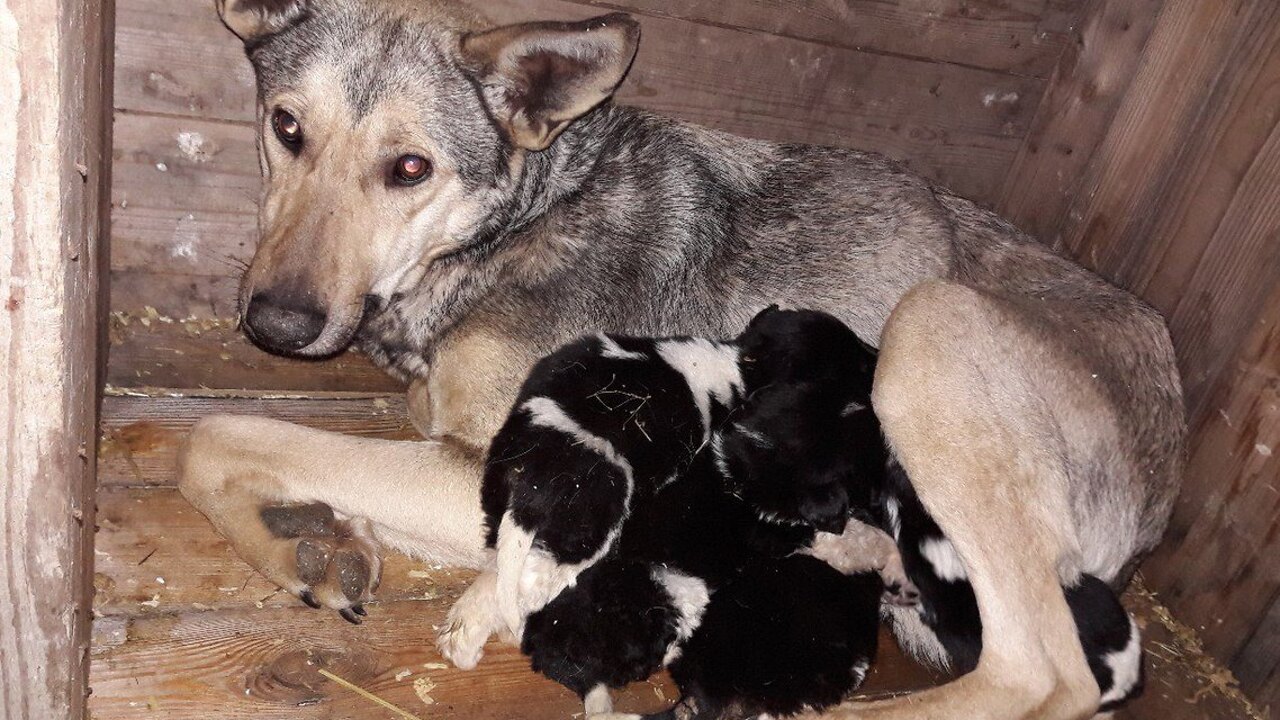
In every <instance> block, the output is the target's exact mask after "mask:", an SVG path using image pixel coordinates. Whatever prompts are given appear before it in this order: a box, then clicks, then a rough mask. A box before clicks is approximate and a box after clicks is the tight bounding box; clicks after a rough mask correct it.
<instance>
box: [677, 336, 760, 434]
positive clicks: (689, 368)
mask: <svg viewBox="0 0 1280 720" xmlns="http://www.w3.org/2000/svg"><path fill="white" fill-rule="evenodd" d="M658 356H659V357H661V358H662V360H663V361H664V362H666V363H667V364H668V365H670V366H671V367H672V368H674V369H675V370H676V372H679V373H680V374H681V375H683V376H684V379H685V382H687V383H689V390H690V391H691V392H692V393H693V401H694V403H695V404H696V405H697V406H698V412H699V413H700V414H701V415H702V428H703V442H706V441H708V440H710V439H711V401H712V400H713V399H714V400H716V401H718V402H719V403H720V404H722V405H729V404H730V403H732V402H733V398H734V396H735V395H736V394H737V393H739V392H741V391H742V370H741V368H739V367H738V348H737V347H736V346H734V345H730V344H728V343H716V342H712V341H710V340H707V339H705V338H691V339H688V340H665V341H663V342H660V343H658Z"/></svg>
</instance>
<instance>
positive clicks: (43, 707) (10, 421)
mask: <svg viewBox="0 0 1280 720" xmlns="http://www.w3.org/2000/svg"><path fill="white" fill-rule="evenodd" d="M111 17H112V5H111V2H110V1H109V0H106V1H103V0H93V1H90V2H73V1H72V0H61V1H59V2H44V3H30V2H17V3H15V2H12V1H11V0H0V98H2V100H0V300H2V301H3V304H4V310H3V314H2V315H0V468H3V470H2V471H0V537H3V538H4V542H3V543H2V544H0V658H3V659H2V660H0V717H4V718H10V719H13V720H46V719H47V718H72V719H73V720H74V719H78V718H82V717H84V697H85V692H86V688H87V680H88V678H87V673H88V666H87V663H86V659H85V651H86V649H87V647H88V643H89V612H88V605H89V600H90V597H91V593H92V584H91V580H92V552H91V548H92V533H91V532H89V531H88V528H90V527H92V521H93V502H92V498H93V492H92V488H93V476H94V424H95V422H96V396H97V391H98V367H97V363H98V358H99V348H98V342H97V339H98V338H97V336H98V322H97V321H98V319H99V311H100V310H101V309H103V304H102V303H101V302H100V290H101V288H100V282H101V281H102V279H103V272H104V270H105V266H104V263H103V262H102V260H103V257H104V255H103V254H102V253H103V252H105V244H104V243H103V242H102V238H103V237H104V232H103V231H104V230H105V228H106V223H105V217H106V216H105V212H104V209H105V202H104V198H105V192H106V189H107V187H108V186H107V183H108V182H109V167H110V166H109V162H108V158H109V149H110V147H111V141H110V132H111V131H110V125H109V123H108V122H105V120H107V118H108V116H107V115H105V114H104V112H103V108H104V107H106V106H107V105H109V98H110V95H111V88H110V80H109V75H108V70H109V68H110V49H111V40H110V38H111Z"/></svg>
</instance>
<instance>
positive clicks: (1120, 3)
mask: <svg viewBox="0 0 1280 720" xmlns="http://www.w3.org/2000/svg"><path fill="white" fill-rule="evenodd" d="M1086 12H1087V15H1086V19H1085V21H1084V22H1083V23H1082V25H1081V27H1082V36H1081V42H1080V43H1079V44H1078V49H1077V50H1073V51H1071V52H1069V53H1068V54H1067V55H1066V56H1064V59H1063V64H1062V65H1061V66H1060V67H1059V69H1058V71H1057V73H1056V74H1055V81H1054V84H1053V87H1052V88H1051V89H1050V90H1049V92H1048V93H1047V94H1046V101H1045V104H1044V105H1043V106H1042V108H1041V110H1040V112H1039V114H1038V117H1037V118H1036V119H1035V120H1034V121H1033V131H1032V133H1031V136H1030V137H1029V139H1028V143H1027V147H1026V148H1024V149H1023V153H1022V154H1021V155H1020V157H1019V163H1018V170H1017V172H1015V174H1014V175H1013V176H1011V178H1010V182H1009V183H1008V184H1007V185H1006V186H1005V195H1004V197H1003V198H1002V200H1001V207H1002V209H1004V210H1005V211H1006V212H1007V213H1009V214H1010V215H1011V216H1013V217H1014V218H1015V219H1016V220H1017V221H1019V222H1020V223H1022V224H1023V225H1024V226H1025V227H1027V228H1028V229H1030V230H1032V231H1034V232H1037V233H1038V234H1039V235H1040V236H1041V237H1042V238H1044V239H1045V240H1046V241H1050V242H1054V243H1056V244H1057V245H1059V246H1060V247H1063V248H1065V249H1066V250H1067V251H1068V252H1070V253H1072V254H1074V255H1075V256H1076V257H1077V258H1079V259H1080V260H1081V261H1082V262H1083V263H1084V264H1085V265H1087V266H1089V267H1092V268H1094V269H1096V270H1097V271H1098V272H1100V273H1101V274H1103V275H1104V276H1106V277H1108V278H1110V279H1112V280H1114V281H1116V282H1118V283H1119V284H1121V285H1123V286H1125V287H1128V288H1131V289H1133V290H1135V291H1136V292H1138V293H1139V294H1141V295H1142V296H1143V297H1145V298H1146V299H1147V300H1149V301H1150V302H1151V303H1153V304H1154V305H1155V306H1156V307H1157V308H1159V309H1160V310H1161V311H1162V312H1163V313H1164V314H1165V316H1166V317H1167V318H1168V320H1169V325H1170V329H1171V331H1172V333H1173V337H1174V342H1175V344H1176V346H1177V349H1178V355H1179V364H1180V367H1181V369H1182V373H1183V382H1184V387H1185V390H1186V396H1187V406H1188V412H1189V418H1190V422H1191V427H1192V441H1191V445H1190V453H1189V459H1188V466H1187V472H1186V480H1185V486H1184V491H1183V495H1182V498H1181V500H1180V502H1179V504H1178V507H1177V510H1176V511H1175V515H1174V518H1173V522H1172V525H1171V528H1170V532H1169V536H1168V538H1167V540H1166V542H1165V544H1164V546H1163V547H1162V548H1161V549H1160V550H1159V551H1158V552H1157V553H1156V555H1155V556H1154V557H1153V558H1151V560H1150V562H1148V563H1147V565H1146V567H1145V569H1144V572H1145V573H1146V575H1147V577H1148V579H1149V584H1151V585H1152V586H1153V588H1154V589H1156V590H1157V591H1159V592H1160V594H1161V597H1162V598H1163V599H1164V601H1165V602H1167V603H1168V604H1169V605H1170V606H1171V608H1172V610H1173V611H1174V613H1175V614H1176V615H1177V616H1178V617H1179V619H1181V620H1183V621H1184V622H1186V623H1188V624H1190V625H1192V626H1193V627H1195V628H1196V629H1197V630H1199V631H1200V632H1201V633H1202V635H1203V637H1204V639H1205V641H1206V646H1207V648H1208V650H1209V651H1210V652H1211V653H1212V654H1213V655H1215V656H1216V657H1219V658H1221V659H1222V660H1224V661H1226V663H1227V664H1228V665H1229V666H1230V668H1231V669H1232V670H1234V671H1235V673H1236V674H1237V675H1238V677H1239V679H1240V681H1241V684H1242V687H1243V689H1244V690H1245V691H1246V693H1248V694H1249V695H1251V696H1253V697H1254V698H1255V699H1256V700H1257V701H1259V703H1260V704H1262V705H1264V706H1265V705H1267V704H1271V705H1273V706H1275V707H1280V459H1278V458H1277V457H1276V455H1277V453H1278V452H1280V3H1276V2H1275V1H1274V0H1231V1H1229V2H1228V1H1222V2H1218V1H1214V2H1205V1H1204V0H1144V1H1141V2H1130V1H1127V0H1103V1H1101V2H1091V3H1090V5H1089V7H1088V9H1087V11H1086Z"/></svg>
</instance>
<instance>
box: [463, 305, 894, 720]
mask: <svg viewBox="0 0 1280 720" xmlns="http://www.w3.org/2000/svg"><path fill="white" fill-rule="evenodd" d="M851 339H852V342H851ZM690 342H701V343H704V344H705V347H704V348H703V350H707V351H708V352H705V353H704V355H705V357H706V358H712V359H714V358H716V357H719V358H720V359H721V360H720V362H722V363H723V361H724V360H725V359H728V360H729V362H727V363H723V366H722V367H718V368H715V367H707V366H705V363H704V365H703V366H700V367H692V368H691V366H690V364H688V363H685V362H683V361H678V362H675V363H674V364H673V363H672V362H671V358H672V355H671V353H670V350H671V349H672V346H670V345H667V346H664V345H663V343H690ZM664 348H665V349H664ZM717 353H719V354H717ZM866 354H867V350H866V348H865V347H863V346H862V344H861V343H860V342H859V341H857V338H856V337H855V336H853V335H852V333H850V332H848V330H847V329H845V328H844V326H843V325H842V324H840V323H839V321H837V320H835V319H834V318H831V317H830V316H827V315H825V314H821V313H814V312H783V311H777V310H776V309H769V310H767V311H765V312H762V313H761V314H760V315H758V316H757V318H756V319H755V320H753V321H752V323H751V325H750V326H749V327H748V328H747V330H746V331H745V332H744V333H743V335H742V336H740V337H739V338H738V339H737V340H736V341H734V342H731V343H706V341H687V340H680V339H675V340H642V339H635V338H621V337H605V336H601V337H596V338H586V339H583V340H580V341H578V342H577V343H574V344H571V345H569V346H566V347H565V348H562V349H561V350H559V351H557V352H556V353H553V354H552V355H550V356H548V357H547V358H545V359H544V360H543V361H542V362H540V363H539V364H538V365H537V366H536V367H535V369H534V371H533V373H532V374H531V375H530V377H529V379H528V381H527V382H526V383H525V386H524V388H522V390H521V393H520V396H519V399H518V400H517V403H516V408H515V410H513V413H512V415H511V417H510V418H509V419H508V422H507V424H506V425H505V426H504V428H503V430H502V432H501V433H500V434H499V435H498V437H497V439H496V440H495V442H494V445H493V447H492V448H491V451H490V462H489V467H488V472H487V474H486V481H485V487H484V508H485V512H486V517H487V522H488V530H489V533H488V541H489V543H490V545H495V544H496V543H497V541H498V538H497V530H498V527H499V525H500V522H501V518H502V516H503V515H504V514H505V513H508V512H510V513H512V518H513V519H514V521H515V522H516V523H517V524H518V525H519V526H521V527H523V528H531V529H532V530H533V533H534V535H535V538H536V539H535V544H536V546H537V547H539V548H540V549H542V550H545V551H547V552H549V553H550V554H551V555H552V556H553V557H554V558H555V559H556V561H557V562H560V563H577V562H582V561H583V560H588V559H590V558H593V557H597V556H598V559H597V560H596V561H595V562H594V564H591V565H590V566H589V567H588V568H586V569H585V570H583V571H582V572H581V573H580V574H579V575H578V576H577V582H576V584H575V585H573V586H571V587H568V588H566V589H565V590H563V591H562V592H561V593H560V594H559V595H558V596H557V597H555V598H554V599H553V600H552V601H551V602H550V603H548V604H547V605H546V606H545V607H543V608H542V609H541V610H538V611H536V612H534V613H532V614H531V615H530V616H529V617H528V618H527V620H526V623H525V628H524V635H523V637H522V642H521V648H522V650H523V651H524V652H525V653H526V654H527V655H529V657H530V658H531V662H532V664H533V667H534V668H535V669H536V670H538V671H539V672H542V673H543V674H545V675H547V676H548V677H550V678H552V679H554V680H557V681H558V682H560V683H562V684H564V685H565V686H566V687H569V688H571V689H573V690H574V691H576V692H578V693H579V694H586V693H587V692H589V691H590V690H592V689H593V688H595V687H596V686H597V685H598V684H605V685H607V686H609V687H618V686H621V685H624V684H626V683H628V682H631V681H635V680H640V679H643V678H645V677H647V676H648V675H649V674H651V673H652V672H653V671H655V670H657V669H658V668H660V667H661V666H662V665H663V664H664V662H666V661H668V660H672V659H673V658H674V662H673V664H672V665H671V669H672V672H673V674H675V675H676V677H677V678H678V682H679V684H680V686H681V688H682V690H683V691H684V692H685V699H684V700H683V701H682V702H683V703H684V708H685V709H686V710H687V709H688V707H689V706H690V704H693V705H696V706H697V707H699V708H700V710H699V713H698V714H697V715H696V716H697V717H705V718H716V717H721V716H722V715H723V716H726V717H728V716H730V715H725V714H726V713H730V714H732V716H735V717H736V716H739V715H740V716H743V717H745V716H748V715H755V714H759V713H762V712H770V713H793V712H796V711H798V710H800V709H801V708H803V707H806V706H807V707H824V706H827V705H830V704H833V703H836V702H838V701H839V700H840V699H841V698H842V697H844V695H846V694H847V693H848V692H849V691H851V690H853V689H855V688H856V687H857V685H858V684H860V683H861V681H862V679H863V677H864V675H865V672H866V669H867V667H868V666H869V663H870V661H871V659H872V657H873V655H874V653H875V639H876V628H877V612H876V608H877V607H878V604H879V598H880V595H881V593H882V585H881V581H880V579H879V576H878V575H875V574H871V573H866V574H859V575H853V576H845V575H843V574H841V573H840V572H838V571H836V570H835V569H833V568H831V567H830V566H828V565H827V564H825V563H823V562H821V561H818V560H815V559H813V558H809V557H794V556H791V555H792V554H793V553H794V552H795V551H797V550H800V549H803V548H805V547H807V546H808V545H809V543H810V542H812V540H813V537H814V533H815V529H816V528H819V527H821V528H825V529H831V530H835V531H837V532H838V531H839V530H840V529H841V528H842V527H843V525H844V522H845V521H846V520H847V519H848V516H849V507H850V500H849V494H848V490H847V489H846V488H855V489H861V488H866V487H869V483H867V482H866V481H864V480H862V479H856V481H855V478H853V477H852V474H854V473H855V472H856V469H857V468H858V467H860V466H861V462H860V460H859V459H857V458H850V457H848V456H847V452H845V448H848V447H861V445H864V444H867V443H862V442H861V441H862V440H863V439H864V438H865V437H866V429H865V427H863V425H864V424H865V420H864V419H863V418H862V417H860V416H859V417H857V418H856V420H854V421H850V417H851V416H850V414H849V413H848V412H846V410H847V408H848V407H850V406H851V403H852V404H853V405H854V406H856V407H863V406H864V405H865V404H866V403H867V402H869V399H868V393H869V390H870V381H869V374H866V373H859V374H852V375H851V374H849V373H841V372H840V368H841V367H842V366H843V367H848V366H849V365H850V364H851V363H857V362H859V361H860V360H861V359H862V358H864V357H865V356H866ZM872 359H873V360H874V356H872ZM708 373H711V374H712V375H714V374H715V373H722V374H724V377H723V378H722V380H723V382H718V384H717V383H716V382H712V383H709V382H708V377H709V376H708V375H707V374H708ZM695 376H696V377H695ZM851 377H852V378H854V382H848V381H846V380H847V379H848V378H851ZM864 378H867V379H865V380H864ZM710 386H717V387H720V388H722V389H723V388H732V391H731V392H723V391H722V392H720V393H718V394H716V393H710V394H709V395H707V396H704V397H699V396H698V394H697V393H698V390H699V388H705V387H710ZM536 398H544V399H546V400H549V401H551V402H554V403H555V407H557V408H560V409H561V410H562V411H563V413H564V415H565V416H567V417H569V418H571V419H572V421H573V423H572V427H571V426H570V424H569V423H565V422H560V423H559V424H558V426H556V427H549V426H548V425H549V423H548V422H547V420H546V416H547V413H546V412H545V410H546V403H545V402H543V401H541V400H539V401H538V402H539V403H541V405H532V406H531V405H530V400H534V399H536ZM700 402H701V403H704V405H703V407H707V408H709V411H707V412H701V411H700V410H699V403H700ZM539 407H541V408H542V411H541V412H542V419H539V412H540V411H539V410H538V408H539ZM708 421H709V424H708ZM566 428H569V430H566ZM574 428H576V429H574ZM578 430H581V431H583V432H585V433H588V434H589V435H590V436H591V437H592V438H599V439H603V440H606V441H607V442H608V443H609V446H610V448H611V449H610V450H609V451H605V452H601V449H600V443H599V442H597V441H596V440H594V439H588V440H585V441H584V439H583V433H582V432H578ZM841 436H843V438H842V437H841ZM870 445H871V446H873V447H874V448H875V449H877V450H878V449H880V448H881V445H880V444H879V443H871V444H870ZM708 446H710V448H711V449H712V451H711V452H708V451H707V450H708ZM609 452H613V453H615V454H616V455H618V456H621V458H622V462H621V463H620V462H617V461H616V460H617V459H616V458H614V459H612V460H611V459H610V457H608V455H609ZM626 466H630V467H631V468H632V469H633V470H632V475H633V478H632V486H631V488H630V489H627V488H626V487H624V485H625V483H626V482H627V479H626V478H625V477H623V476H624V475H625V474H626V473H625V472H623V471H621V470H619V469H618V468H619V467H626ZM857 501H858V504H859V506H861V507H867V506H869V505H870V499H869V498H863V497H861V496H859V497H858V498H857ZM619 530H620V531H619ZM611 539H612V540H611ZM611 541H612V542H613V544H612V545H609V543H610V542H611ZM602 549H603V554H602V555H601V552H602ZM708 594H710V601H709V603H708V602H707V601H706V597H707V595H708ZM704 611H705V614H704ZM699 622H701V624H700V625H699ZM695 628H696V629H695ZM690 633H692V635H690ZM755 643H760V645H759V646H758V647H755V648H753V649H752V651H750V652H747V651H745V650H744V646H746V645H752V644H755Z"/></svg>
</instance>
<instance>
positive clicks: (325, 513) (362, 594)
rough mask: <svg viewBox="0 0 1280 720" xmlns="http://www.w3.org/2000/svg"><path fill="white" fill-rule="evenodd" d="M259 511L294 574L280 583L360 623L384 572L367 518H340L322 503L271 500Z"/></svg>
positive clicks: (282, 566)
mask: <svg viewBox="0 0 1280 720" xmlns="http://www.w3.org/2000/svg"><path fill="white" fill-rule="evenodd" d="M259 516H260V518H261V519H262V522H263V524H265V525H266V526H267V529H268V530H270V532H271V534H272V535H273V536H274V537H275V538H277V542H278V543H279V549H278V550H277V552H278V554H279V555H281V559H280V562H279V563H278V566H279V568H280V569H282V570H283V572H284V573H285V574H286V575H292V577H291V578H286V582H285V584H283V585H282V587H284V588H285V589H286V590H288V591H290V592H292V593H293V594H295V595H297V596H298V597H299V598H301V599H302V601H303V602H305V603H306V604H307V605H310V606H311V607H314V608H324V607H327V608H331V609H333V610H337V611H338V614H339V615H341V616H342V617H343V618H344V619H345V620H347V621H348V622H350V623H353V624H356V625H359V624H360V622H361V618H362V617H363V616H364V615H365V609H364V604H365V603H367V602H369V601H370V600H372V599H373V593H374V591H375V590H376V589H377V587H378V582H379V580H380V579H381V575H382V558H381V557H380V556H379V554H378V546H377V543H376V542H375V541H374V539H373V533H372V531H371V530H370V528H369V523H368V521H367V520H360V519H353V520H339V519H338V518H336V517H335V516H334V514H333V509H332V508H330V507H329V506H328V505H325V504H323V503H311V504H306V505H270V506H267V507H264V508H262V509H261V511H260V512H259ZM273 579H274V578H273ZM277 582H279V580H277Z"/></svg>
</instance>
